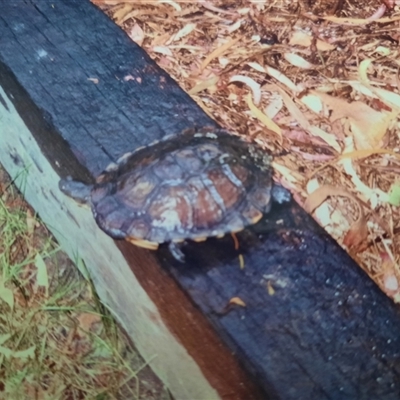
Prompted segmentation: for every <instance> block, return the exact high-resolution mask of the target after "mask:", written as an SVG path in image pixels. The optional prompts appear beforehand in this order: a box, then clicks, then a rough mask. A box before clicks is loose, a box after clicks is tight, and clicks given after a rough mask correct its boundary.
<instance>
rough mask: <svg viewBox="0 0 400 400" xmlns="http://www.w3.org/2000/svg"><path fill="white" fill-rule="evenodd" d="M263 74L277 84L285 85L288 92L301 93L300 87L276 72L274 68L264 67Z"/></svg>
mask: <svg viewBox="0 0 400 400" xmlns="http://www.w3.org/2000/svg"><path fill="white" fill-rule="evenodd" d="M264 68H265V72H266V73H267V74H268V75H269V76H271V77H272V78H275V79H276V80H277V81H278V82H280V83H282V85H285V86H286V87H287V88H288V89H289V90H292V91H293V92H295V93H299V92H301V91H302V88H301V87H300V86H297V85H296V84H295V83H294V82H293V81H292V80H290V79H289V78H288V77H287V76H286V75H284V74H283V73H282V72H280V71H278V70H277V69H275V68H272V67H269V66H266V67H264Z"/></svg>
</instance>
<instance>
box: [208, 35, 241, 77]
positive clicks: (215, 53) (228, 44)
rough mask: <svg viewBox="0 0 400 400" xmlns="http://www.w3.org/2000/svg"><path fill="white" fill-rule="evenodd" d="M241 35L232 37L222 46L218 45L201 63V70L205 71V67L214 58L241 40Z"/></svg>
mask: <svg viewBox="0 0 400 400" xmlns="http://www.w3.org/2000/svg"><path fill="white" fill-rule="evenodd" d="M239 39H240V37H237V38H236V39H231V40H229V41H228V42H226V43H225V44H223V45H222V46H219V47H217V48H216V49H215V50H214V51H213V52H212V53H210V54H209V55H208V56H207V57H206V58H205V60H204V61H203V62H202V63H201V66H200V71H203V70H204V68H205V67H207V65H208V64H210V62H211V61H212V60H213V59H214V58H217V57H219V56H220V55H222V54H223V53H225V51H227V50H228V49H229V48H230V47H232V46H233V45H234V44H236V43H237V42H238V41H239Z"/></svg>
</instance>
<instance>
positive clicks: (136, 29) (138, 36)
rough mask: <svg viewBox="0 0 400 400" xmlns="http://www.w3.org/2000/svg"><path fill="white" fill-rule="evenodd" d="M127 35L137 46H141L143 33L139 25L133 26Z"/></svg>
mask: <svg viewBox="0 0 400 400" xmlns="http://www.w3.org/2000/svg"><path fill="white" fill-rule="evenodd" d="M128 35H129V37H130V38H131V39H132V40H133V41H134V42H135V43H136V44H138V45H139V46H141V45H142V44H143V40H144V32H143V29H142V28H141V27H140V25H139V24H135V25H133V27H132V28H131V29H130V31H129V32H128Z"/></svg>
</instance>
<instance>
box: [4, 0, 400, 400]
mask: <svg viewBox="0 0 400 400" xmlns="http://www.w3.org/2000/svg"><path fill="white" fill-rule="evenodd" d="M0 8H1V13H0V86H1V88H2V91H0V94H1V97H0V124H1V125H0V143H1V148H0V162H2V163H4V164H5V166H6V168H7V169H8V170H9V172H10V173H11V174H12V175H13V176H16V175H18V173H20V171H21V170H23V169H25V170H26V171H27V172H26V173H27V178H26V181H25V182H26V187H25V195H26V197H27V199H28V201H29V202H31V203H32V204H33V206H34V207H35V209H36V210H38V211H39V212H40V215H41V216H42V218H43V219H44V220H45V222H47V224H48V225H49V226H50V228H51V229H52V230H53V232H55V234H56V236H57V238H58V239H59V241H60V242H61V243H62V244H63V246H64V247H65V248H66V249H67V250H68V252H69V254H70V255H71V256H74V255H76V253H77V252H79V255H80V256H83V258H84V261H85V262H86V263H87V265H88V266H89V269H90V271H91V273H92V276H93V278H94V281H95V284H96V287H97V289H98V291H99V293H100V296H101V297H102V299H103V300H104V301H105V302H106V304H108V305H109V306H110V307H111V308H112V310H113V312H114V313H115V314H116V315H117V317H118V318H119V320H120V321H121V322H122V323H123V324H124V326H125V327H126V329H127V332H128V333H129V334H130V335H131V337H132V339H133V340H134V342H135V343H136V345H137V346H138V348H139V350H140V351H141V353H142V354H143V355H144V357H145V358H146V359H147V360H151V361H150V365H151V366H152V367H153V368H154V370H155V371H156V372H157V374H159V375H160V377H161V378H162V379H163V380H164V381H165V382H166V383H167V384H168V385H169V387H170V388H171V391H172V393H173V394H174V395H175V396H176V398H181V399H188V398H193V399H207V400H208V399H211V398H224V399H246V400H247V399H251V398H254V399H268V398H270V399H289V400H290V399H371V398H374V399H384V400H386V399H388V400H391V399H393V400H395V399H396V400H397V399H398V398H399V397H400V335H399V332H400V313H399V310H398V309H397V308H396V307H395V306H394V305H393V304H392V303H391V302H390V301H389V299H387V298H386V297H385V296H384V295H383V294H382V293H381V292H380V291H379V289H378V288H377V287H376V286H375V285H374V284H373V283H372V282H371V281H370V280H369V278H368V277H367V276H366V274H364V272H363V271H361V270H360V268H359V267H358V266H357V265H356V264H355V263H354V262H353V261H352V260H351V259H350V258H349V257H348V255H347V254H346V253H345V252H344V251H343V250H341V249H340V247H339V246H338V245H337V244H336V243H335V242H334V241H333V240H332V239H331V238H330V237H329V236H328V235H327V234H326V233H325V232H324V231H323V230H322V229H321V228H319V227H318V226H317V225H316V223H315V222H314V221H313V220H312V219H311V218H310V217H309V216H308V215H307V214H306V213H305V212H304V211H302V210H301V209H300V208H299V207H298V206H297V205H296V204H294V203H293V202H290V203H286V204H284V205H281V206H278V205H275V206H274V208H273V210H272V211H271V213H270V214H269V215H268V216H267V217H266V218H265V219H264V220H263V221H262V222H261V223H260V224H258V225H257V226H255V227H254V229H248V230H245V231H244V232H242V233H240V234H239V235H238V237H239V243H240V248H239V250H238V251H235V250H234V246H233V241H232V238H231V237H230V236H227V237H225V238H223V239H220V240H217V239H211V240H208V241H206V242H204V243H188V245H187V246H185V248H184V252H185V254H186V257H187V262H186V264H179V263H177V262H176V261H175V260H174V259H173V258H172V257H171V256H170V254H169V253H168V251H167V249H166V246H161V249H160V250H159V251H158V252H156V253H150V252H148V251H145V250H143V249H139V248H137V247H134V246H132V245H129V244H127V243H125V242H113V241H112V240H111V239H110V238H108V237H107V236H105V235H104V234H103V233H102V232H101V231H99V229H98V228H97V227H96V226H95V224H94V221H93V218H92V217H91V214H90V212H89V211H88V210H83V209H82V208H80V207H78V206H77V205H76V204H74V203H73V202H72V201H71V200H70V199H67V198H65V196H63V195H62V194H61V193H60V192H59V191H58V189H57V183H58V177H59V176H66V175H72V176H73V177H74V178H78V179H82V180H85V181H90V180H92V179H93V176H95V175H97V174H98V173H99V172H100V171H101V170H102V169H103V168H104V167H105V166H106V165H107V164H108V163H109V162H110V161H115V160H116V159H117V158H118V157H119V156H120V155H122V154H123V153H125V152H126V151H128V150H134V149H135V148H137V147H139V146H141V145H145V144H148V143H150V142H152V141H154V140H156V139H159V138H160V137H162V136H164V135H166V134H171V133H178V132H180V131H181V130H183V129H185V128H188V127H192V126H193V125H195V126H203V125H215V123H214V122H213V121H212V120H210V119H209V118H208V117H207V116H206V115H205V114H204V113H203V112H202V111H201V110H200V109H199V108H198V106H197V105H196V104H195V103H194V102H193V101H192V100H191V99H190V98H189V97H188V96H187V95H186V94H185V93H184V92H183V91H182V90H181V89H180V88H179V87H178V85H177V84H176V83H175V82H174V81H173V80H172V79H171V78H170V77H169V76H168V75H167V74H166V73H165V72H164V71H162V70H161V69H159V68H158V67H157V66H156V65H155V64H154V63H153V62H152V61H151V60H150V58H149V57H148V56H147V55H146V54H145V52H143V50H141V49H140V48H139V47H138V46H136V45H135V44H134V43H132V42H131V41H130V39H129V38H128V37H127V36H126V35H125V34H124V33H123V32H122V31H121V30H120V29H119V28H118V27H116V26H115V25H114V24H113V22H112V21H110V20H108V19H107V17H106V16H104V15H103V14H102V13H101V12H100V11H99V10H97V9H96V8H95V7H94V6H92V5H91V4H90V3H89V2H87V1H85V0H68V1H67V0H58V1H57V2H48V1H47V0H26V1H9V0H0ZM94 79H97V80H98V83H95V81H93V80H94ZM18 182H20V185H22V181H18ZM240 254H241V255H242V256H243V257H244V261H245V267H244V268H243V269H241V268H240V267H239V258H238V257H239V255H240ZM131 271H132V272H133V273H132V272H131ZM234 297H237V298H240V299H241V300H242V301H244V302H245V304H246V306H245V307H241V306H239V305H234V304H231V305H230V303H229V302H230V300H231V299H232V298H234ZM185 396H186V397H185Z"/></svg>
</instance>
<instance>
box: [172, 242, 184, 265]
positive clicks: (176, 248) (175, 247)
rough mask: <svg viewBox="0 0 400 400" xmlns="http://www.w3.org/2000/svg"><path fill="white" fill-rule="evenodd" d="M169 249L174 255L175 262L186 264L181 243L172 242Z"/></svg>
mask: <svg viewBox="0 0 400 400" xmlns="http://www.w3.org/2000/svg"><path fill="white" fill-rule="evenodd" d="M168 249H169V251H170V253H171V254H172V255H173V257H174V258H175V260H177V261H179V262H181V263H184V262H185V255H184V254H183V252H182V250H181V243H176V242H170V243H169V245H168Z"/></svg>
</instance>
